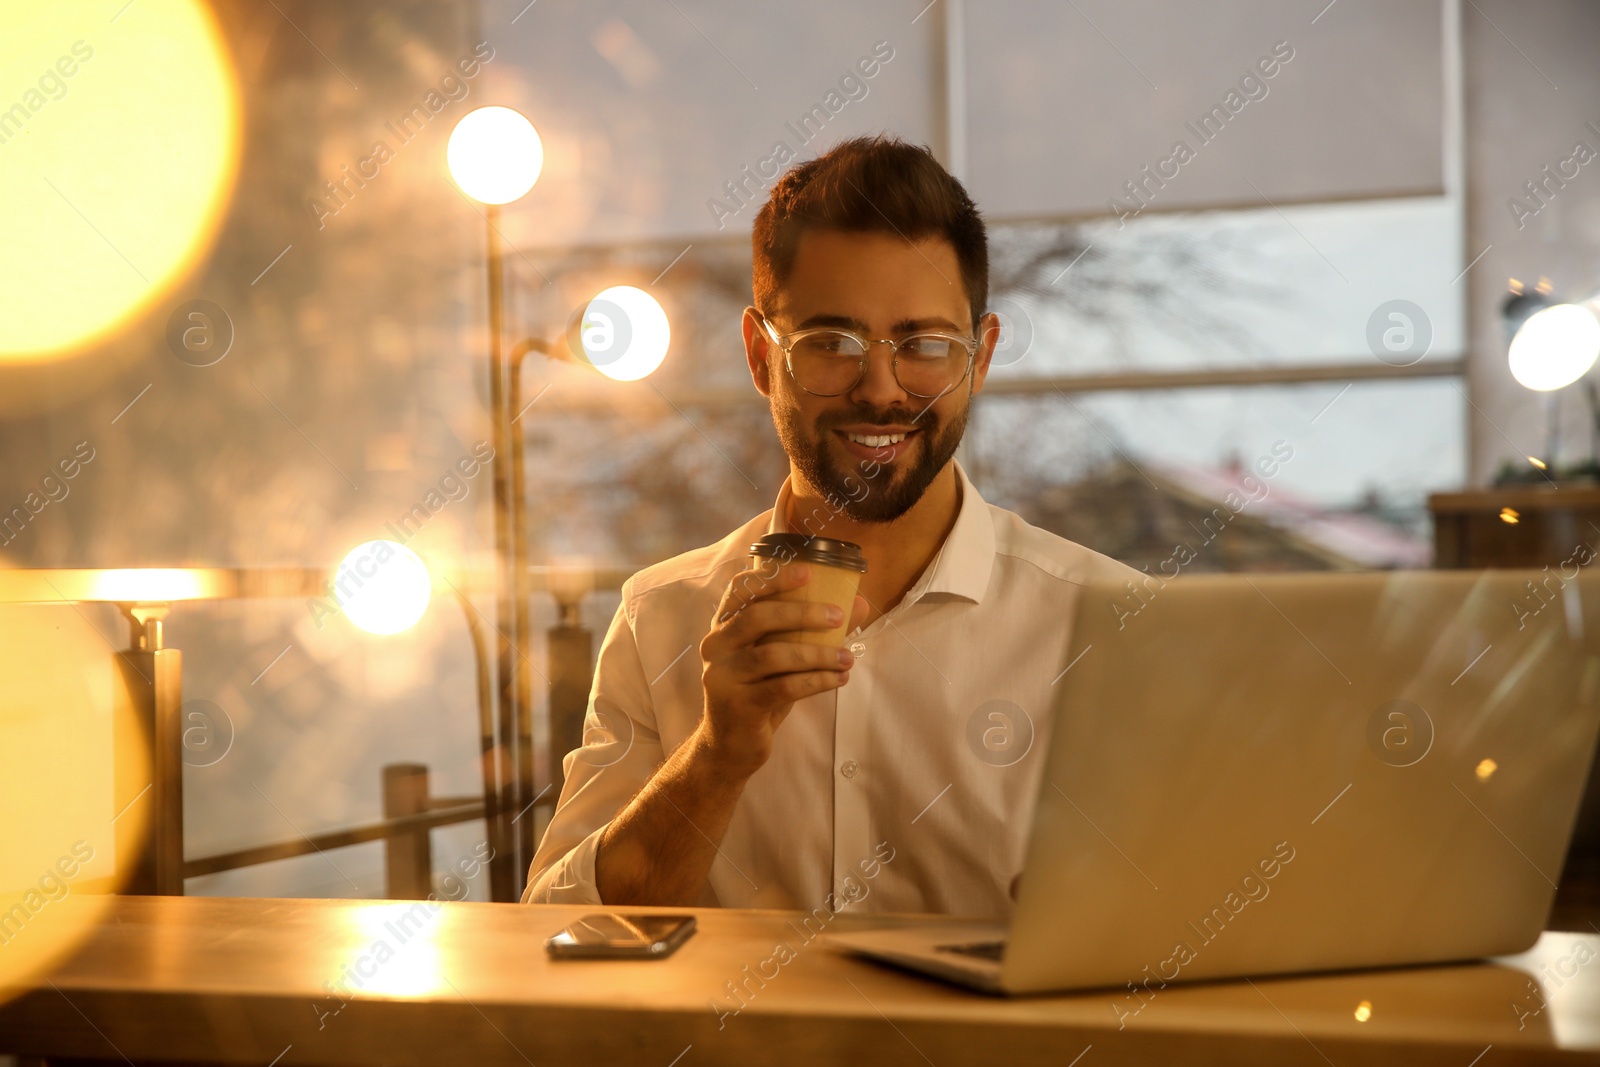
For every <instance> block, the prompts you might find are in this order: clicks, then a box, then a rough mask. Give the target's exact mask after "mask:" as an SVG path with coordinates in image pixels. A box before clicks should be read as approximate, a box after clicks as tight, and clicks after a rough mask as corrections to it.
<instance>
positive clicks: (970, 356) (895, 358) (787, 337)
mask: <svg viewBox="0 0 1600 1067" xmlns="http://www.w3.org/2000/svg"><path fill="white" fill-rule="evenodd" d="M756 318H757V319H759V320H760V322H761V326H762V328H763V329H764V330H766V332H767V336H768V337H770V338H771V339H772V342H773V343H774V344H776V345H777V346H778V347H779V348H780V349H781V350H782V351H783V365H784V367H785V368H787V369H788V371H789V378H790V380H791V381H793V382H794V384H795V385H797V386H799V387H800V388H801V389H804V390H805V391H806V392H807V393H810V394H811V395H812V396H821V397H832V396H844V395H845V394H846V393H848V392H850V390H852V389H854V388H855V387H856V386H858V385H860V384H861V381H862V379H864V378H865V377H866V376H867V357H868V356H869V355H871V354H872V346H873V345H880V344H884V345H888V346H889V350H890V352H891V357H890V363H889V373H890V374H892V375H893V376H894V381H895V384H896V385H898V386H900V388H901V389H905V391H906V393H907V395H909V396H914V397H916V398H917V399H919V400H938V399H939V398H940V397H942V396H946V395H948V394H949V393H950V392H951V391H952V390H954V389H955V388H956V387H958V386H959V385H960V384H961V383H962V382H964V381H966V380H967V375H969V374H971V373H972V365H973V361H974V360H975V359H976V358H977V355H978V349H979V348H980V347H982V345H983V342H982V340H981V339H979V338H977V337H966V336H963V335H961V334H958V333H951V332H949V331H947V330H918V331H917V332H915V333H909V334H906V335H905V336H904V337H902V338H900V339H899V340H895V339H894V338H892V337H879V338H867V337H862V336H861V335H860V334H859V333H856V331H854V330H847V329H844V328H843V327H842V326H812V327H810V328H808V329H804V330H795V331H794V332H792V333H786V334H780V333H778V331H777V328H776V327H774V326H773V325H772V323H771V322H770V321H769V320H768V319H767V317H766V316H765V315H763V314H762V313H761V312H759V311H757V312H756ZM819 333H847V334H850V335H851V336H852V337H854V338H855V339H856V340H858V341H860V342H861V344H862V347H864V348H865V349H866V351H865V352H863V353H861V359H860V360H859V361H858V365H859V366H858V369H859V373H858V374H857V375H856V380H855V381H853V382H851V383H850V384H849V386H847V387H846V388H844V389H842V390H840V391H839V392H837V393H819V392H817V391H816V390H815V389H807V388H806V387H805V386H804V385H801V383H800V379H799V378H797V377H796V376H795V373H794V361H793V358H792V356H791V353H790V350H791V349H792V348H793V346H794V345H795V344H796V343H798V342H799V341H800V340H802V339H804V338H806V337H810V336H813V335H815V334H819ZM930 336H931V337H943V338H945V339H946V340H950V341H956V342H959V343H960V345H961V347H962V348H965V349H966V350H967V364H966V367H965V368H964V369H963V370H962V372H961V376H960V377H959V378H957V379H956V380H955V381H953V382H951V383H950V384H949V385H948V386H946V387H945V388H944V390H943V391H942V392H940V393H937V394H935V395H934V396H926V395H924V394H922V393H918V392H915V391H913V390H911V389H908V388H906V385H905V383H904V382H902V381H900V346H901V345H903V344H905V343H906V342H908V341H910V340H912V339H913V338H917V337H930Z"/></svg>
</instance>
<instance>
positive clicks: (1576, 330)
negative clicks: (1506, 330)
mask: <svg viewBox="0 0 1600 1067" xmlns="http://www.w3.org/2000/svg"><path fill="white" fill-rule="evenodd" d="M1596 356H1600V319H1597V318H1595V316H1594V312H1592V311H1590V310H1589V309H1588V308H1587V307H1584V306H1582V305H1580V304H1557V305H1555V306H1554V307H1548V308H1545V309H1544V310H1543V311H1540V312H1537V313H1536V314H1533V315H1530V316H1529V317H1528V321H1527V322H1524V323H1523V324H1522V326H1521V328H1520V329H1518V330H1517V334H1516V336H1515V337H1513V338H1512V339H1511V351H1510V353H1509V354H1508V356H1507V359H1508V360H1509V362H1510V364H1511V376H1512V377H1513V378H1515V379H1516V380H1517V381H1518V382H1520V383H1521V384H1522V385H1524V386H1526V387H1527V388H1529V389H1532V390H1535V391H1536V392H1541V393H1547V392H1550V391H1551V390H1553V389H1560V388H1562V387H1563V386H1568V385H1571V384H1572V383H1573V382H1575V381H1577V380H1578V379H1579V378H1581V377H1583V376H1584V375H1585V374H1587V373H1588V371H1589V368H1590V367H1592V366H1594V361H1595V357H1596Z"/></svg>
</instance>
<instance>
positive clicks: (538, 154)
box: [445, 106, 544, 204]
mask: <svg viewBox="0 0 1600 1067" xmlns="http://www.w3.org/2000/svg"><path fill="white" fill-rule="evenodd" d="M445 161H446V162H447V163H448V164H449V167H450V176H451V177H452V178H454V179H455V180H456V184H457V185H459V186H460V187H461V191H462V192H464V193H466V194H467V195H468V196H470V197H472V199H474V200H476V201H478V202H479V203H483V204H509V203H511V201H513V200H516V199H518V198H519V197H521V196H522V195H524V194H525V193H527V191H528V190H529V189H532V188H533V183H534V182H536V181H538V180H539V171H541V170H542V169H544V144H543V143H542V142H541V141H540V140H539V132H538V131H537V130H535V129H534V128H533V123H531V122H529V121H528V120H527V118H525V117H524V116H523V115H522V113H521V112H518V111H513V110H512V109H511V108H509V107H499V106H492V107H480V108H478V109H477V110H476V111H472V112H469V113H468V114H467V116H466V117H465V118H463V119H462V120H461V121H460V122H458V123H456V128H455V129H454V130H451V131H450V144H449V146H448V147H447V148H446V149H445Z"/></svg>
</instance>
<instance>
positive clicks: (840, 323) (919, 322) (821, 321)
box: [795, 315, 961, 334]
mask: <svg viewBox="0 0 1600 1067" xmlns="http://www.w3.org/2000/svg"><path fill="white" fill-rule="evenodd" d="M819 326H835V327H838V328H839V329H843V330H854V331H856V332H857V333H860V334H865V333H866V332H867V324H866V323H864V322H862V321H861V320H860V319H853V318H851V317H850V316H849V315H812V316H811V317H810V318H808V319H806V320H805V321H804V322H802V323H800V324H799V325H798V326H796V327H795V330H796V331H799V330H812V329H816V328H817V327H819ZM889 330H890V332H891V333H897V334H898V333H915V332H917V331H918V330H949V331H950V332H951V333H960V332H961V327H959V326H957V325H956V324H955V323H953V322H951V321H950V320H949V319H946V318H943V317H940V316H937V315H936V316H933V317H932V318H925V319H901V320H900V321H898V322H896V323H895V324H894V325H893V326H891V327H890V328H889Z"/></svg>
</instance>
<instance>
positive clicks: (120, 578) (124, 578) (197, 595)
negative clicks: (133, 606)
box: [84, 567, 210, 603]
mask: <svg viewBox="0 0 1600 1067" xmlns="http://www.w3.org/2000/svg"><path fill="white" fill-rule="evenodd" d="M206 574H207V572H205V571H188V570H180V569H177V568H165V569H163V568H154V567H153V568H150V569H147V570H112V571H102V572H101V573H99V574H97V575H95V576H94V580H93V582H92V583H91V589H90V595H89V596H87V597H85V598H84V599H86V600H105V601H122V602H133V601H145V602H155V603H164V602H166V601H170V600H199V599H201V598H203V597H205V596H207V595H208V593H209V592H210V590H209V589H208V588H207V584H208V583H207V582H206V580H205V577H206Z"/></svg>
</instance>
